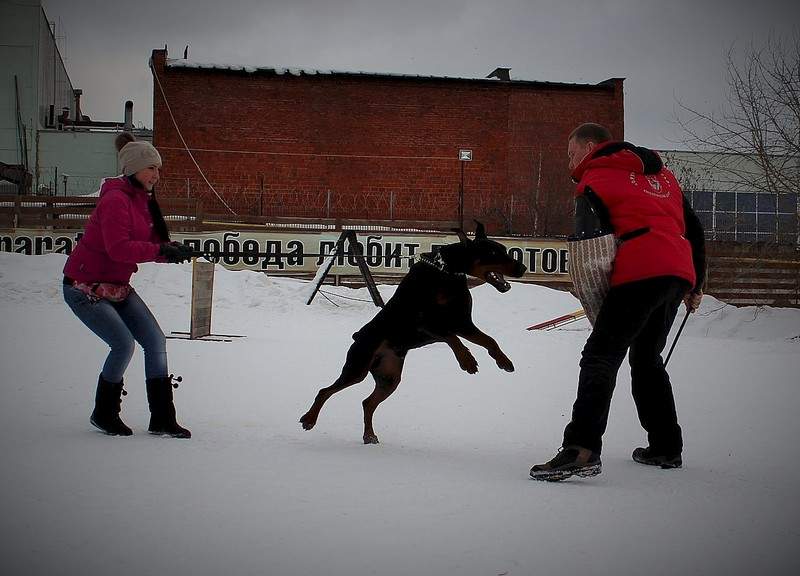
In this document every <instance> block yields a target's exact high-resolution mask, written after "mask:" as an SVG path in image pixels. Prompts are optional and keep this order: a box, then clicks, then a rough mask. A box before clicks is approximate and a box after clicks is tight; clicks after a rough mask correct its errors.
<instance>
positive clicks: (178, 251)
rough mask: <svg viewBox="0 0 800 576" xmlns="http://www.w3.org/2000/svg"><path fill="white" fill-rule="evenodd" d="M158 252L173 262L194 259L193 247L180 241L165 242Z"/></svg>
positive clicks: (178, 262)
mask: <svg viewBox="0 0 800 576" xmlns="http://www.w3.org/2000/svg"><path fill="white" fill-rule="evenodd" d="M158 254H159V256H162V257H163V258H164V260H166V261H167V262H170V263H172V264H180V263H181V262H188V261H189V260H191V259H192V249H191V248H190V247H189V246H187V245H186V244H181V243H180V242H164V243H163V244H162V245H161V247H160V248H159V249H158Z"/></svg>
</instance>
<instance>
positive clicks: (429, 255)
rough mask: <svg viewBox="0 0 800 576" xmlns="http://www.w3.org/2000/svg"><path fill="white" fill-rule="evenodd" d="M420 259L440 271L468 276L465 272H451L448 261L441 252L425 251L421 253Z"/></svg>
mask: <svg viewBox="0 0 800 576" xmlns="http://www.w3.org/2000/svg"><path fill="white" fill-rule="evenodd" d="M419 261H420V262H424V263H425V264H427V265H429V266H433V267H434V268H436V269H437V270H439V272H444V273H445V274H454V275H456V276H466V274H464V273H463V272H451V271H450V270H448V269H447V263H446V262H445V261H444V258H442V254H441V252H425V253H423V254H420V255H419Z"/></svg>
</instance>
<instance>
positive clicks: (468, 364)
mask: <svg viewBox="0 0 800 576" xmlns="http://www.w3.org/2000/svg"><path fill="white" fill-rule="evenodd" d="M458 364H459V365H460V366H461V369H462V370H463V371H464V372H466V373H468V374H475V373H477V372H478V361H477V360H475V357H474V356H473V355H472V354H470V355H469V356H465V357H464V358H459V361H458Z"/></svg>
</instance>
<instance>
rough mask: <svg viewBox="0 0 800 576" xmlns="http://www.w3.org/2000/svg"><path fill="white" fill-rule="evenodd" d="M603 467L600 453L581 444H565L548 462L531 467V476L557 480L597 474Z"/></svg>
mask: <svg viewBox="0 0 800 576" xmlns="http://www.w3.org/2000/svg"><path fill="white" fill-rule="evenodd" d="M601 469H602V463H601V462H600V455H599V454H596V453H595V452H592V451H591V450H589V449H588V448H581V447H580V446H564V447H563V448H559V450H558V454H556V455H555V457H554V458H553V459H552V460H550V462H548V463H546V464H536V465H535V466H534V467H533V468H531V478H533V479H534V480H545V481H547V482H557V481H559V480H564V479H566V478H569V477H570V476H581V477H583V478H588V477H589V476H597V475H598V474H600V472H601Z"/></svg>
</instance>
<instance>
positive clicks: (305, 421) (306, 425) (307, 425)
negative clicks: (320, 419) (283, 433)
mask: <svg viewBox="0 0 800 576" xmlns="http://www.w3.org/2000/svg"><path fill="white" fill-rule="evenodd" d="M316 423H317V419H316V418H312V417H311V416H309V415H308V414H303V416H302V417H301V418H300V424H302V425H303V430H311V429H312V428H313V427H314V424H316Z"/></svg>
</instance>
